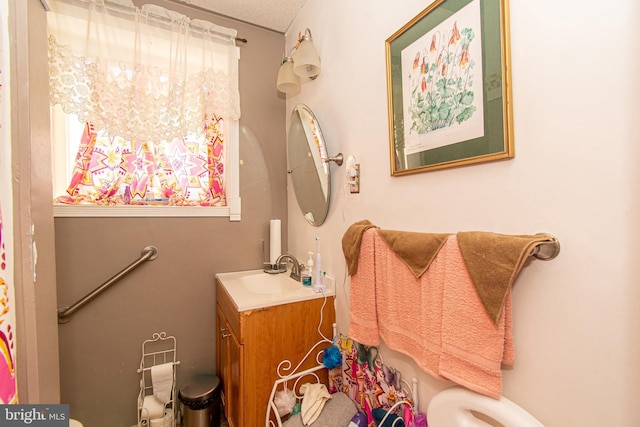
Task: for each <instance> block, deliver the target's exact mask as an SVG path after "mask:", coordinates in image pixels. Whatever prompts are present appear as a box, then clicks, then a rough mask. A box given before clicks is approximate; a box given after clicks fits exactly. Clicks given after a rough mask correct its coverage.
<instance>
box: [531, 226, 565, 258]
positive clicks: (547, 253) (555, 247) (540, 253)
mask: <svg viewBox="0 0 640 427" xmlns="http://www.w3.org/2000/svg"><path fill="white" fill-rule="evenodd" d="M536 234H538V235H544V236H549V238H550V239H551V241H550V242H544V243H540V244H538V245H537V246H536V247H535V248H533V250H532V251H531V253H530V254H529V256H534V257H536V258H538V259H541V260H543V261H548V260H552V259H554V258H555V257H557V256H558V254H559V253H560V241H559V240H558V239H556V238H555V237H554V236H552V235H550V234H547V233H536Z"/></svg>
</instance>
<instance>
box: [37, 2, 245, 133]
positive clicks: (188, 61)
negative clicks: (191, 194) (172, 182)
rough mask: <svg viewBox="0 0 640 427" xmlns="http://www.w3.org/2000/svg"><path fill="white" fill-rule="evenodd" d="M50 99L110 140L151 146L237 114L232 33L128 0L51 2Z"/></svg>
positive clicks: (236, 77) (49, 28)
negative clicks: (207, 123)
mask: <svg viewBox="0 0 640 427" xmlns="http://www.w3.org/2000/svg"><path fill="white" fill-rule="evenodd" d="M51 8H52V11H50V12H49V15H48V18H47V23H48V30H49V67H50V69H49V73H50V85H51V88H50V101H51V104H52V105H56V104H59V105H60V106H61V107H62V109H63V110H64V112H65V113H68V114H75V115H77V117H78V119H79V120H80V121H82V122H90V123H92V124H93V125H94V126H95V128H96V129H104V130H106V131H107V132H108V133H109V134H110V135H112V136H120V137H123V138H125V139H127V140H135V139H138V140H142V141H151V142H153V143H157V142H160V141H172V140H173V139H176V138H180V139H182V138H183V137H184V136H185V135H187V134H188V133H189V132H197V131H200V130H202V129H204V128H205V126H206V121H207V119H208V118H210V117H212V115H213V114H215V115H216V116H217V117H223V118H224V119H228V120H238V119H239V117H240V101H239V90H238V75H237V62H238V53H237V48H236V47H235V37H236V31H235V30H232V29H227V28H224V27H220V26H217V25H214V24H212V23H210V22H205V21H200V20H190V19H189V18H187V17H186V16H184V15H181V14H178V13H175V12H173V11H169V10H167V9H164V8H162V7H159V6H154V5H145V6H143V7H142V8H136V7H134V6H133V4H132V3H130V1H128V0H110V1H109V0H56V1H53V0H52V1H51Z"/></svg>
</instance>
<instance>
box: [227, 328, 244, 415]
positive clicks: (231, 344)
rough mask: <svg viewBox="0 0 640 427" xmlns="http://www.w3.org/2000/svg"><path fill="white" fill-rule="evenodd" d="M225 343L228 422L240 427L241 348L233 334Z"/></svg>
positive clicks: (241, 413)
mask: <svg viewBox="0 0 640 427" xmlns="http://www.w3.org/2000/svg"><path fill="white" fill-rule="evenodd" d="M227 327H228V324H227ZM226 341H227V342H226V345H227V349H228V359H227V363H228V366H229V371H228V372H227V375H228V384H229V388H228V390H227V393H229V403H230V404H229V417H228V421H229V426H230V427H234V426H235V427H240V426H242V422H243V418H244V417H243V415H244V414H243V412H242V402H241V396H242V390H241V388H242V381H241V378H242V346H241V345H240V344H239V343H238V339H237V338H236V336H235V334H234V333H233V332H230V336H229V337H227V338H226Z"/></svg>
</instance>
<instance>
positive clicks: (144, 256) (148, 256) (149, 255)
mask: <svg viewBox="0 0 640 427" xmlns="http://www.w3.org/2000/svg"><path fill="white" fill-rule="evenodd" d="M157 257H158V250H157V249H156V248H155V247H154V246H147V247H145V248H144V249H142V253H141V255H140V258H138V259H137V260H135V261H134V262H132V263H131V264H129V265H128V266H127V267H125V268H124V269H123V270H122V271H120V272H119V273H118V274H116V275H115V276H113V277H112V278H110V279H109V280H107V281H106V282H104V283H103V284H102V285H100V286H98V287H97V288H95V289H94V290H93V291H91V292H89V293H88V294H87V295H85V296H84V297H82V298H81V299H79V300H78V301H77V302H76V303H75V304H73V305H72V306H71V307H60V308H58V323H59V324H60V323H67V322H68V321H69V320H71V316H73V314H74V313H75V312H76V311H78V310H80V309H81V308H82V307H84V306H85V305H87V304H89V303H90V302H91V301H92V300H93V299H94V298H96V297H97V296H98V295H100V294H101V293H102V292H104V291H106V290H107V289H108V288H109V287H111V285H113V284H114V283H116V282H117V281H119V280H120V279H122V278H123V277H124V276H126V275H127V274H129V273H131V272H132V271H133V270H135V269H136V268H137V267H138V266H140V265H141V264H142V263H144V262H145V261H151V260H154V259H156V258H157Z"/></svg>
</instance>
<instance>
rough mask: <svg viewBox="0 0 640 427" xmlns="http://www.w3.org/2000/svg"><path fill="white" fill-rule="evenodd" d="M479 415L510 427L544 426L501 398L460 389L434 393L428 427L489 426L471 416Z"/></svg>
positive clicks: (428, 412) (428, 409) (453, 388)
mask: <svg viewBox="0 0 640 427" xmlns="http://www.w3.org/2000/svg"><path fill="white" fill-rule="evenodd" d="M472 411H473V412H476V413H477V414H482V415H484V416H486V417H488V418H490V419H493V420H495V421H497V422H499V423H500V424H502V425H504V426H507V427H510V426H518V427H544V425H543V424H542V423H541V422H540V421H538V420H537V419H535V418H534V417H533V416H532V415H531V414H530V413H528V412H527V411H525V410H524V409H522V408H521V407H520V406H518V405H516V404H515V403H513V402H512V401H510V400H509V399H507V398H505V397H504V396H503V397H501V398H500V399H499V400H496V399H492V398H491V397H488V396H483V395H481V394H478V393H474V392H473V391H471V390H467V389H466V388H462V387H457V386H456V387H451V388H448V389H446V390H444V391H441V392H440V393H438V394H436V395H435V396H434V398H433V399H431V402H429V407H428V408H427V419H428V420H429V427H462V426H464V427H486V426H489V425H490V424H487V423H486V422H484V421H482V420H481V419H479V418H478V417H476V416H474V415H473V413H472Z"/></svg>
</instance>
